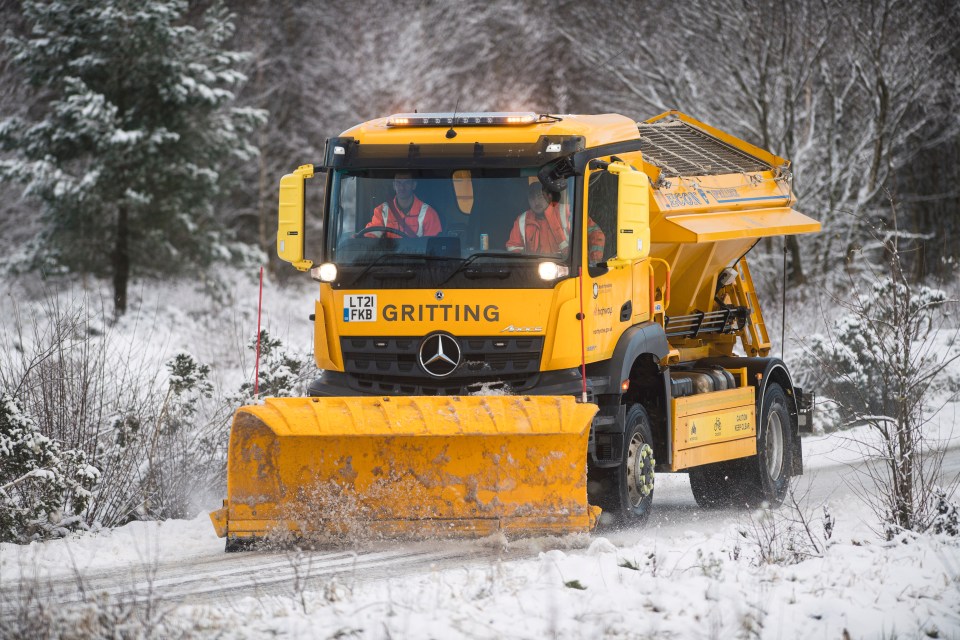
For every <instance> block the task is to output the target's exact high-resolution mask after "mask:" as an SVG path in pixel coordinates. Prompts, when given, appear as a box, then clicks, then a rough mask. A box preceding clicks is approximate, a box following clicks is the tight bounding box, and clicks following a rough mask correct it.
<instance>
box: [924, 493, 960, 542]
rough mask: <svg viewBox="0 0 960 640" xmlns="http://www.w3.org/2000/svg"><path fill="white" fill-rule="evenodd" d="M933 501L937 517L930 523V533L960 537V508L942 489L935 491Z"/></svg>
mask: <svg viewBox="0 0 960 640" xmlns="http://www.w3.org/2000/svg"><path fill="white" fill-rule="evenodd" d="M933 499H934V510H935V512H936V515H934V516H933V521H932V522H931V523H930V531H932V532H933V533H937V534H944V535H948V536H954V537H956V536H960V506H957V503H956V502H953V501H952V500H950V496H949V495H948V494H947V492H946V491H944V490H943V489H942V488H940V487H937V488H936V489H934V492H933Z"/></svg>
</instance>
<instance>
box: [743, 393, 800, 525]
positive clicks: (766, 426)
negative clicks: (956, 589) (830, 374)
mask: <svg viewBox="0 0 960 640" xmlns="http://www.w3.org/2000/svg"><path fill="white" fill-rule="evenodd" d="M760 407H761V408H760V436H759V438H758V439H757V455H756V456H755V457H753V458H748V459H747V460H746V461H745V462H746V464H747V469H746V473H745V474H744V483H743V491H744V496H745V498H746V501H747V502H748V503H749V504H750V505H752V506H759V505H760V504H762V503H764V502H766V503H767V504H768V505H769V506H771V507H779V506H780V505H781V504H783V499H784V497H786V495H787V490H788V489H789V488H790V470H791V469H792V468H793V435H792V434H791V433H790V411H789V410H788V409H787V394H786V393H784V391H783V387H781V386H780V385H779V384H777V383H775V382H771V383H770V384H769V385H767V389H766V391H764V392H763V402H762V403H761V404H760Z"/></svg>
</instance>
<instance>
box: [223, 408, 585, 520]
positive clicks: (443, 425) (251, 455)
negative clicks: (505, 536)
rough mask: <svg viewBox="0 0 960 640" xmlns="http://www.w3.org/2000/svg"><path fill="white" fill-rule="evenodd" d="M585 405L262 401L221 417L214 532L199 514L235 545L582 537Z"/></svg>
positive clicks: (583, 516) (583, 518)
mask: <svg viewBox="0 0 960 640" xmlns="http://www.w3.org/2000/svg"><path fill="white" fill-rule="evenodd" d="M596 410H597V407H596V406H595V405H592V404H578V403H577V402H576V401H575V400H574V399H573V398H571V397H567V396H451V397H385V398H268V399H267V400H266V401H265V403H264V404H263V405H258V406H248V407H243V408H241V409H240V410H238V411H237V413H236V415H235V416H234V421H233V428H232V431H231V435H230V448H229V457H228V463H227V465H228V466H227V500H226V502H225V509H226V514H225V519H226V522H225V527H223V528H221V526H219V525H220V520H221V518H222V517H223V516H221V514H220V513H219V512H215V513H216V515H217V517H215V518H214V517H213V516H214V514H211V517H212V519H213V520H214V522H215V524H216V525H218V526H217V529H218V534H220V535H228V536H229V537H230V538H237V539H251V538H257V537H261V536H265V535H269V534H271V533H274V532H293V533H294V534H296V535H310V534H311V533H315V532H320V533H323V532H327V533H337V534H347V535H350V534H351V533H359V532H363V533H364V534H369V533H370V532H377V533H379V534H383V535H388V536H395V535H404V534H410V535H435V534H440V535H442V534H445V533H449V534H452V535H481V536H482V535H488V534H490V533H493V532H495V531H501V530H504V531H513V532H523V533H552V534H556V533H567V532H576V531H587V530H589V529H591V528H592V527H593V525H594V524H595V523H596V518H597V516H598V515H599V509H598V508H596V507H590V506H589V505H588V504H587V489H586V475H587V473H586V461H587V439H588V436H589V432H590V422H591V419H592V417H593V415H594V413H596ZM221 531H223V533H221Z"/></svg>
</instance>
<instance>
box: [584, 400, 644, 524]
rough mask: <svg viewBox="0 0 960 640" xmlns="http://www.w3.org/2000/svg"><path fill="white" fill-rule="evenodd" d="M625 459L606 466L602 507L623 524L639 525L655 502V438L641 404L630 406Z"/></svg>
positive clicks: (603, 477) (601, 500)
mask: <svg viewBox="0 0 960 640" xmlns="http://www.w3.org/2000/svg"><path fill="white" fill-rule="evenodd" d="M623 442H624V451H623V459H622V460H621V462H620V465H619V466H617V467H615V468H613V469H604V470H603V475H602V476H601V477H600V478H598V479H599V480H600V482H601V484H602V494H601V495H600V496H599V498H600V499H599V502H600V508H601V509H603V510H604V511H605V512H607V513H609V514H610V515H612V516H613V517H614V518H615V520H616V522H617V523H618V524H621V525H638V524H642V523H644V522H646V520H647V518H649V517H650V509H651V506H652V505H653V483H654V477H653V470H654V467H655V466H656V461H655V460H654V457H653V446H652V445H653V438H652V436H651V431H650V417H649V416H648V415H647V412H646V410H645V409H644V408H643V407H642V406H641V405H639V404H631V405H630V406H629V408H628V409H627V416H626V426H625V433H624V439H623Z"/></svg>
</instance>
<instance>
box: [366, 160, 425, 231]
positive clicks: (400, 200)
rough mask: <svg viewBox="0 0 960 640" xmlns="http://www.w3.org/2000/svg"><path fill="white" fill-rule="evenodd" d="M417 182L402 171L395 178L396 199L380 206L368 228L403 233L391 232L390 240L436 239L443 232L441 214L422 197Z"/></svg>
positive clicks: (376, 209) (374, 211)
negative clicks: (404, 237)
mask: <svg viewBox="0 0 960 640" xmlns="http://www.w3.org/2000/svg"><path fill="white" fill-rule="evenodd" d="M416 189H417V181H416V180H414V179H413V174H412V173H410V172H409V171H398V172H397V173H396V174H394V176H393V191H394V193H396V194H397V195H396V197H395V198H393V200H391V201H388V202H384V203H382V204H380V205H378V206H377V207H376V208H375V209H374V210H373V218H372V219H371V220H370V222H369V223H367V226H366V227H364V228H365V229H370V228H372V227H390V228H391V229H397V230H399V231H400V232H401V233H400V234H394V233H390V232H389V231H388V232H386V233H387V237H388V238H399V237H401V236H403V235H406V236H409V237H417V238H420V237H423V236H435V235H439V233H440V216H438V215H437V211H436V210H435V209H434V208H433V207H431V206H430V205H428V204H427V203H426V202H424V201H422V200H421V199H420V198H418V197H417V196H416V195H415V194H414V191H416ZM383 234H384V232H383V231H370V232H368V233H363V232H362V231H361V232H360V234H358V235H368V236H376V237H377V238H379V237H381V236H382V235H383Z"/></svg>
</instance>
